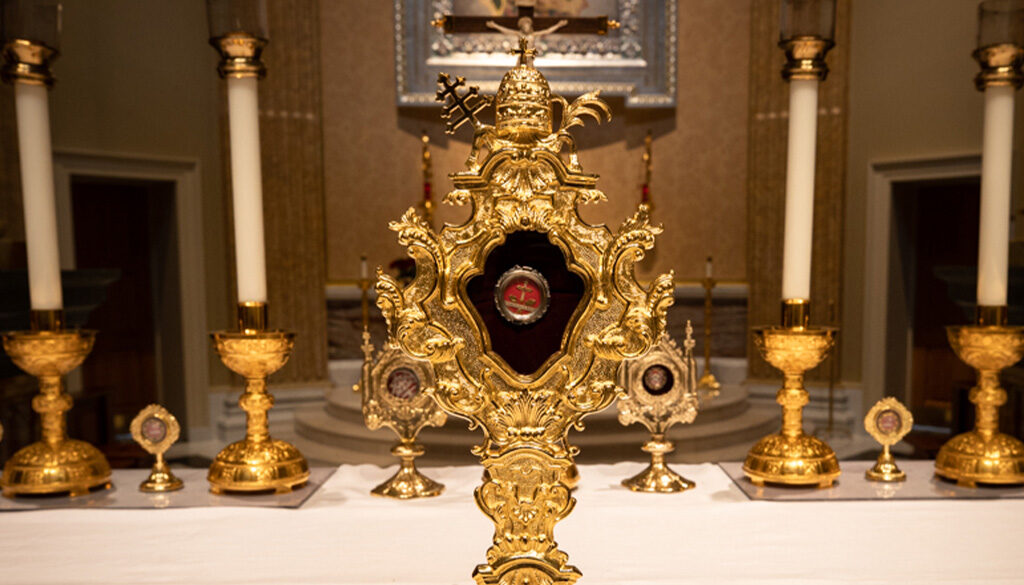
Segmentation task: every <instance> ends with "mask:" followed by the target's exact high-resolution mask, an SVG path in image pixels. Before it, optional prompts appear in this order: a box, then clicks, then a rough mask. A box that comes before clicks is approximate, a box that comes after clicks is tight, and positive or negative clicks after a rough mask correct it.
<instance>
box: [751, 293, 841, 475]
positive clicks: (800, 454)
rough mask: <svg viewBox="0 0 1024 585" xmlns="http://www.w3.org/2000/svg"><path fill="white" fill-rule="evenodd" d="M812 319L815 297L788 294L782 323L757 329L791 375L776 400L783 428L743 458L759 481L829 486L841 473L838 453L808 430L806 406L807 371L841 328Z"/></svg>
mask: <svg viewBox="0 0 1024 585" xmlns="http://www.w3.org/2000/svg"><path fill="white" fill-rule="evenodd" d="M809 321H810V302H809V301H807V300H804V299H787V300H785V301H783V304H782V326H781V327H759V328H755V329H754V341H755V342H756V344H757V347H758V349H759V350H760V351H761V355H762V356H763V357H764V359H765V360H767V361H768V363H770V364H771V365H772V366H774V367H776V368H778V369H779V370H781V371H782V373H783V375H784V376H785V378H784V382H783V385H782V388H781V389H779V392H778V394H777V395H776V399H775V400H776V402H778V403H779V405H780V406H782V430H781V431H780V432H778V433H776V434H773V435H768V436H767V437H764V438H763V439H761V440H760V441H758V442H757V443H756V444H755V445H754V446H753V447H752V448H751V449H750V452H749V453H748V454H747V458H746V461H744V462H743V472H744V473H745V474H746V475H747V477H748V478H750V481H752V482H753V483H754V484H756V485H764V484H765V483H778V484H784V485H811V486H819V487H829V486H831V485H832V482H833V481H835V479H836V478H837V477H839V460H838V459H837V458H836V454H835V452H834V451H833V450H832V448H831V447H829V446H828V444H827V443H825V442H824V441H822V440H821V439H818V438H816V437H814V436H811V435H808V434H806V433H804V429H803V408H804V406H805V405H806V404H807V403H808V402H809V398H808V394H807V389H806V388H804V373H805V372H807V370H810V369H812V368H814V367H816V366H817V365H818V364H820V363H821V362H822V360H824V359H825V357H826V356H827V355H828V352H829V350H830V349H832V346H833V344H834V343H835V336H836V329H835V328H833V327H810V326H808V323H809Z"/></svg>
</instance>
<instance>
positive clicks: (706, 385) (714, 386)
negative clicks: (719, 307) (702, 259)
mask: <svg viewBox="0 0 1024 585" xmlns="http://www.w3.org/2000/svg"><path fill="white" fill-rule="evenodd" d="M708 265H709V266H710V265H711V256H708ZM701 284H703V286H704V373H703V374H702V375H701V377H700V380H698V381H697V388H699V389H701V390H703V391H704V395H705V396H706V397H707V398H715V397H716V396H718V390H719V388H721V387H722V384H721V383H719V381H718V378H715V374H714V373H712V371H711V312H712V308H713V302H712V299H711V295H712V291H714V289H715V284H717V281H716V280H715V279H714V278H711V277H710V276H708V277H706V278H705V279H704V280H703V281H701Z"/></svg>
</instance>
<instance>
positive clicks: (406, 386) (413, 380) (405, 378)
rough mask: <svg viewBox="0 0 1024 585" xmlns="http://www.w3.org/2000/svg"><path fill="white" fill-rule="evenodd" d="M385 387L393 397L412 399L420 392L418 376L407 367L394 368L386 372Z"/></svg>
mask: <svg viewBox="0 0 1024 585" xmlns="http://www.w3.org/2000/svg"><path fill="white" fill-rule="evenodd" d="M387 388H388V393H389V394H391V395H392V396H394V397H395V398H400V399H402V400H412V399H413V398H415V397H416V395H417V394H419V393H420V378H419V376H417V375H416V372H414V371H412V370H410V369H409V368H395V369H394V370H392V371H391V373H390V374H388V383H387Z"/></svg>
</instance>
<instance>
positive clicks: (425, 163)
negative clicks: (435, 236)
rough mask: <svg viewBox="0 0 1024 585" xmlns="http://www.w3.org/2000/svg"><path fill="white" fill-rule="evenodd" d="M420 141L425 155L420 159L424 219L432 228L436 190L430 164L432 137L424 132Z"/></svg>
mask: <svg viewBox="0 0 1024 585" xmlns="http://www.w3.org/2000/svg"><path fill="white" fill-rule="evenodd" d="M420 140H421V141H422V142H423V153H422V155H421V157H420V160H421V167H422V170H423V218H424V219H425V220H427V223H428V224H429V225H430V227H434V192H433V191H434V189H433V185H432V184H431V179H432V178H433V176H434V172H433V170H432V168H431V163H430V136H427V131H426V130H424V131H423V136H421V137H420Z"/></svg>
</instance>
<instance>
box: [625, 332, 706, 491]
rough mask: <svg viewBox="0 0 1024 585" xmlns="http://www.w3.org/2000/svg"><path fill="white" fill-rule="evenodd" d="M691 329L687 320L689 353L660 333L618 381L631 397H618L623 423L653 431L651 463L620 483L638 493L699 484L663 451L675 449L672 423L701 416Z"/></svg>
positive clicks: (648, 449)
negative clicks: (675, 466) (676, 468)
mask: <svg viewBox="0 0 1024 585" xmlns="http://www.w3.org/2000/svg"><path fill="white" fill-rule="evenodd" d="M693 346H694V341H693V327H692V326H691V325H690V323H689V322H687V323H686V340H685V341H684V342H683V347H684V348H685V351H680V349H679V346H678V345H676V343H675V341H673V340H672V338H670V337H669V336H668V334H665V335H662V337H661V340H660V341H659V342H658V344H657V345H656V346H654V347H653V348H652V349H651V351H650V352H648V353H647V355H645V356H643V357H641V358H637V359H631V360H627V361H624V362H622V366H621V368H620V373H619V375H620V379H621V384H622V385H623V387H625V388H626V392H627V393H628V395H627V396H626V397H625V398H620V399H619V422H620V423H622V424H623V425H627V426H628V425H630V424H632V423H640V424H642V425H644V426H645V427H647V430H649V431H650V432H651V440H650V441H647V443H645V444H644V446H643V450H644V451H645V452H646V453H650V454H651V464H650V465H648V466H647V469H644V470H643V471H642V472H641V473H640V474H639V475H636V476H634V477H631V478H629V479H625V480H623V481H622V485H624V486H626V487H628V488H629V489H631V490H633V491H635V492H660V493H673V492H681V491H684V490H688V489H690V488H692V487H695V486H696V484H694V483H693V482H692V481H690V480H688V479H686V478H684V477H682V476H680V475H679V474H678V473H676V472H674V471H672V470H671V469H669V467H668V465H666V464H665V455H667V454H669V453H671V452H672V451H673V450H675V446H674V445H673V444H672V441H669V440H667V439H666V438H665V433H666V432H668V429H669V427H671V426H672V425H674V424H676V423H683V424H686V423H691V422H693V419H695V418H696V417H697V408H698V404H699V400H698V397H697V365H696V363H695V362H694V359H693Z"/></svg>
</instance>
